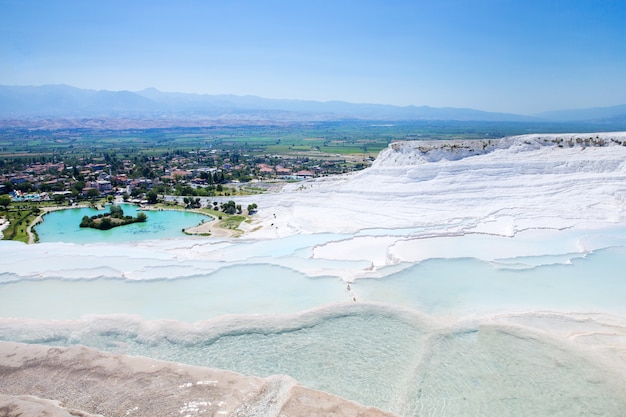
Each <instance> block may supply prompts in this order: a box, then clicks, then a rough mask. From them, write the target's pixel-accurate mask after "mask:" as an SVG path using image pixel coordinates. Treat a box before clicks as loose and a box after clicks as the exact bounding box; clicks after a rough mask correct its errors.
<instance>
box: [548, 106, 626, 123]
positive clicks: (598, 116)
mask: <svg viewBox="0 0 626 417" xmlns="http://www.w3.org/2000/svg"><path fill="white" fill-rule="evenodd" d="M536 116H537V117H539V118H542V119H547V120H552V121H559V122H598V123H617V122H624V121H626V104H623V105H620V106H611V107H592V108H588V109H576V110H558V111H551V112H545V113H540V114H537V115H536Z"/></svg>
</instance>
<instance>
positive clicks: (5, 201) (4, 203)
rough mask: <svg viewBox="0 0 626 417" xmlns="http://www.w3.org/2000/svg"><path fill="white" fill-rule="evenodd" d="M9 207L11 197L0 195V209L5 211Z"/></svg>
mask: <svg viewBox="0 0 626 417" xmlns="http://www.w3.org/2000/svg"><path fill="white" fill-rule="evenodd" d="M10 205H11V197H9V196H8V195H6V194H3V195H0V207H3V210H6V209H7V208H8V207H9V206H10Z"/></svg>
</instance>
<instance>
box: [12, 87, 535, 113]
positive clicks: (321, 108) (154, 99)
mask: <svg viewBox="0 0 626 417" xmlns="http://www.w3.org/2000/svg"><path fill="white" fill-rule="evenodd" d="M155 115H161V116H173V115H175V116H176V117H178V118H185V117H188V118H197V117H200V116H202V117H209V118H227V119H253V120H254V119H256V120H260V119H265V120H268V119H276V120H345V119H363V120H457V121H531V120H536V119H534V118H531V117H528V116H521V115H516V114H508V113H493V112H485V111H480V110H473V109H464V108H453V107H443V108H436V107H429V106H419V107H417V106H406V107H400V106H391V105H382V104H355V103H348V102H343V101H328V102H319V101H306V100H276V99H267V98H261V97H256V96H235V95H207V94H203V95H201V94H184V93H165V92H161V91H158V90H156V89H153V88H151V89H146V90H142V91H137V92H131V91H105V90H100V91H95V90H85V89H80V88H75V87H70V86H67V85H45V86H38V87H33V86H0V117H1V118H5V119H7V118H23V117H106V116H114V117H115V116H125V117H132V116H142V117H145V116H150V117H154V116H155Z"/></svg>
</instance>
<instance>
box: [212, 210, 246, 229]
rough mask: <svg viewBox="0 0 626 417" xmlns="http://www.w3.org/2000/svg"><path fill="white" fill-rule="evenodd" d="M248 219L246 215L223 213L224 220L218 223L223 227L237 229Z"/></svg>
mask: <svg viewBox="0 0 626 417" xmlns="http://www.w3.org/2000/svg"><path fill="white" fill-rule="evenodd" d="M245 220H246V216H240V215H232V216H229V215H228V214H223V213H222V220H220V222H219V223H218V226H219V227H221V228H223V229H230V230H236V229H237V228H239V225H240V224H241V223H242V222H243V221H245Z"/></svg>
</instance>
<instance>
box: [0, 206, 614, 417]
mask: <svg viewBox="0 0 626 417" xmlns="http://www.w3.org/2000/svg"><path fill="white" fill-rule="evenodd" d="M153 213H154V214H159V213H160V212H148V215H149V216H150V215H151V214H153ZM164 214H175V213H171V212H170V213H164ZM183 214H184V213H183ZM76 219H78V220H80V215H77V216H76ZM120 229H121V228H120ZM562 237H563V239H564V240H565V241H566V243H568V242H570V241H572V242H575V243H576V242H582V243H581V246H584V247H586V248H592V250H591V251H588V252H579V253H569V252H562V251H561V252H559V251H558V250H557V249H559V248H561V249H563V250H566V251H568V250H570V248H571V246H572V245H571V244H559V245H557V244H547V243H546V244H545V245H544V246H545V248H544V247H543V246H542V247H541V248H540V249H541V250H540V251H538V255H533V256H532V257H531V258H529V257H528V256H527V253H526V252H524V255H523V256H520V257H515V256H512V257H511V258H507V259H506V262H503V261H501V260H496V261H486V260H480V259H476V258H471V257H467V258H466V257H455V258H448V259H429V260H426V261H423V262H421V263H416V264H413V265H406V267H404V268H399V269H398V270H397V271H396V272H393V273H391V274H390V275H388V276H386V277H384V278H370V279H358V280H357V281H356V282H353V283H351V289H350V290H348V288H347V286H346V283H345V282H343V281H342V280H341V279H340V278H339V277H337V276H331V275H324V276H319V277H315V278H314V277H311V276H307V275H306V274H305V273H303V272H301V271H299V270H297V269H294V268H295V267H296V266H297V267H299V268H302V269H306V268H304V267H305V266H310V267H311V268H312V269H316V268H318V267H322V268H329V271H330V270H331V269H330V268H331V266H336V267H337V268H339V269H340V268H343V267H353V268H362V267H363V266H362V265H356V261H354V262H353V263H341V262H340V261H333V260H326V259H314V258H311V254H312V253H313V248H315V247H316V246H318V245H320V244H324V242H333V241H337V240H341V239H345V238H346V237H345V236H342V235H332V234H328V235H302V236H291V237H288V238H282V239H275V240H245V239H242V240H233V241H227V240H223V241H219V240H212V239H204V240H203V239H198V240H194V241H190V240H178V239H170V240H161V241H150V242H142V243H131V244H119V243H118V244H109V243H101V244H89V245H80V244H75V243H72V244H67V243H43V244H39V245H22V244H19V243H16V242H0V283H1V284H0V340H13V341H20V342H28V343H43V344H49V345H64V346H67V345H75V344H82V345H86V346H92V347H95V348H98V349H103V350H108V351H112V352H116V353H128V354H133V355H143V356H148V357H153V358H160V359H166V360H172V361H177V362H182V363H188V364H193V365H202V366H211V367H217V368H225V369H229V370H233V371H237V372H241V373H244V374H248V375H259V376H267V375H272V374H287V375H290V376H292V377H294V378H296V379H297V380H298V381H300V382H301V383H302V384H304V385H306V386H309V387H311V388H315V389H320V390H324V391H327V392H330V393H333V394H337V395H341V396H343V397H346V398H348V399H351V400H355V401H358V402H360V403H363V404H365V405H373V406H377V407H381V408H383V409H386V410H389V411H392V412H395V413H397V414H398V415H400V416H406V417H411V416H415V417H425V416H429V417H430V416H432V417H435V416H437V417H443V416H448V417H461V416H476V415H480V416H485V417H490V416H493V417H496V416H498V417H500V416H520V415H533V416H563V417H565V416H567V417H583V416H585V417H586V416H589V415H603V416H621V415H623V410H624V409H626V384H624V377H623V376H621V375H618V374H616V372H614V369H613V370H612V369H610V368H607V367H606V366H605V364H604V362H603V361H598V360H596V358H594V357H590V356H589V355H588V354H587V353H586V352H584V351H579V350H578V348H573V347H572V346H570V345H568V344H567V343H568V342H567V341H563V340H560V339H559V340H555V339H552V338H551V337H546V335H545V334H542V333H539V332H534V331H533V330H529V329H526V328H524V327H523V326H516V325H515V324H510V325H506V326H504V325H501V324H494V323H492V322H489V321H481V320H480V319H475V317H480V316H481V315H483V314H486V315H489V314H491V313H507V312H514V311H551V312H570V311H575V312H598V313H610V314H616V315H618V316H623V315H624V314H626V307H625V304H624V302H623V300H624V299H625V297H626V280H624V279H623V271H624V270H625V269H626V247H625V245H624V242H625V241H624V239H623V230H622V229H621V228H620V229H618V230H604V231H602V233H596V232H593V233H588V232H584V233H582V232H581V233H580V234H572V235H569V234H568V235H567V236H562ZM125 239H126V240H129V239H128V238H125ZM57 240H59V239H58V238H57ZM466 240H467V239H466V238H463V237H458V238H454V242H450V243H455V244H456V245H457V246H458V247H463V245H469V244H472V243H474V242H475V241H476V239H469V241H470V243H467V242H465V241H466ZM554 241H555V240H553V241H552V242H554ZM497 242H499V241H498V240H497V239H495V238H494V239H493V242H490V243H493V244H496V243H497ZM522 243H524V242H522ZM531 243H533V244H534V241H532V242H531ZM335 264H337V265H335ZM281 265H282V266H281ZM289 265H292V266H293V267H292V268H290V267H288V266H289ZM520 265H521V267H520ZM399 266H400V265H399ZM353 295H355V296H356V298H357V302H353V301H352V297H353ZM459 317H466V318H465V319H463V320H456V319H455V318H459ZM467 317H473V318H471V319H468V318H467ZM448 320H450V323H448ZM537 320H540V319H537ZM581 325H584V323H583V324H581Z"/></svg>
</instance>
